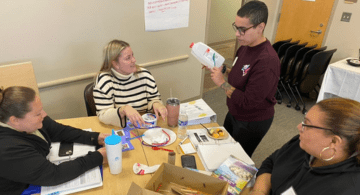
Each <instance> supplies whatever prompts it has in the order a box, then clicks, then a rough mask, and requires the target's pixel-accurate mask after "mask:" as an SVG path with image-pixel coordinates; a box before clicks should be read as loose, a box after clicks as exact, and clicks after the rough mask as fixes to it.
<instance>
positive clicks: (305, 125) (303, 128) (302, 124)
mask: <svg viewBox="0 0 360 195" xmlns="http://www.w3.org/2000/svg"><path fill="white" fill-rule="evenodd" d="M301 126H302V128H301V131H302V132H304V130H305V127H309V128H315V129H322V130H327V131H331V132H333V133H334V134H336V133H335V132H334V130H332V129H327V128H323V127H317V126H313V125H307V124H305V123H304V122H301Z"/></svg>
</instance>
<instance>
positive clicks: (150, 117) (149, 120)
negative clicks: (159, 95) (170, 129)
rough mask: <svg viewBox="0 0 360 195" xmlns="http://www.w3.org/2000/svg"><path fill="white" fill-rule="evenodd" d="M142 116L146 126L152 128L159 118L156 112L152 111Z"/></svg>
mask: <svg viewBox="0 0 360 195" xmlns="http://www.w3.org/2000/svg"><path fill="white" fill-rule="evenodd" d="M142 118H143V119H144V122H145V125H144V127H145V128H152V127H155V126H156V124H157V118H156V115H155V114H152V113H146V114H144V115H142Z"/></svg>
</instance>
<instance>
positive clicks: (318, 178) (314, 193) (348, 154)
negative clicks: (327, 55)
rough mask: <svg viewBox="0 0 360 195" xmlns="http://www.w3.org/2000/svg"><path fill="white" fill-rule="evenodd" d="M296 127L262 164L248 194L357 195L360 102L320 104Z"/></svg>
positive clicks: (335, 100)
mask: <svg viewBox="0 0 360 195" xmlns="http://www.w3.org/2000/svg"><path fill="white" fill-rule="evenodd" d="M297 128H298V130H299V135H296V136H295V137H293V138H292V139H291V140H290V141H289V142H288V143H286V144H285V145H284V146H282V147H281V148H280V149H278V150H276V151H275V152H274V153H273V154H271V155H270V156H269V157H268V158H266V159H265V160H264V161H263V163H262V165H261V167H260V169H259V171H258V173H257V177H256V181H255V185H254V187H253V189H252V192H251V193H250V195H267V194H271V195H280V194H298V195H319V194H336V195H339V194H341V195H350V194H360V153H359V150H360V103H359V102H357V101H354V100H350V99H345V98H331V99H326V100H322V101H320V102H318V103H317V104H316V105H315V106H313V107H312V108H311V109H310V110H309V111H308V112H307V114H306V116H305V118H304V121H303V122H302V123H300V124H299V125H298V126H297Z"/></svg>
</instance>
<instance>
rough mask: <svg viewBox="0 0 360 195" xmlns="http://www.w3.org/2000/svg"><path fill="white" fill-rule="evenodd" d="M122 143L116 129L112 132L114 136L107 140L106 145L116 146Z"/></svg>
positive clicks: (108, 137)
mask: <svg viewBox="0 0 360 195" xmlns="http://www.w3.org/2000/svg"><path fill="white" fill-rule="evenodd" d="M120 142H121V136H118V135H116V133H115V131H114V129H113V130H112V135H110V136H107V137H106V138H105V144H108V145H116V144H118V143H120Z"/></svg>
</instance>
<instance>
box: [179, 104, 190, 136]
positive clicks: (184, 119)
mask: <svg viewBox="0 0 360 195" xmlns="http://www.w3.org/2000/svg"><path fill="white" fill-rule="evenodd" d="M187 125H188V115H187V114H186V111H185V110H181V111H180V114H179V127H178V131H177V137H178V138H179V139H185V137H186V129H187Z"/></svg>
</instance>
